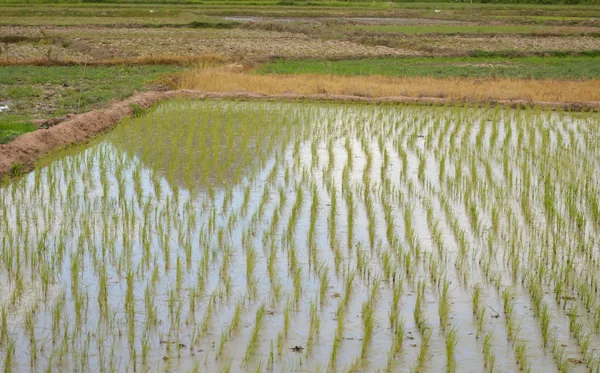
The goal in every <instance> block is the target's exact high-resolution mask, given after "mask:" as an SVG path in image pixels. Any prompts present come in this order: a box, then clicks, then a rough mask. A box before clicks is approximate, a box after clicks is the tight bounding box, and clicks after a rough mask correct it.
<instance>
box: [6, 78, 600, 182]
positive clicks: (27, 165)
mask: <svg viewBox="0 0 600 373" xmlns="http://www.w3.org/2000/svg"><path fill="white" fill-rule="evenodd" d="M176 97H182V98H194V99H208V98H211V99H253V100H272V101H275V100H279V101H281V100H284V101H295V100H314V101H343V102H364V103H418V104H426V105H439V104H446V103H452V102H454V101H455V100H451V99H445V98H436V97H402V96H399V97H382V98H368V97H359V96H347V95H327V94H322V95H298V94H283V95H262V94H257V93H249V92H231V93H214V92H203V91H193V90H177V91H165V92H157V91H152V92H145V93H139V94H136V95H134V96H132V97H130V98H129V99H127V100H125V101H122V102H117V103H114V104H112V105H111V106H110V107H108V108H106V109H100V110H93V111H90V112H88V113H85V114H80V115H76V116H72V117H70V118H68V119H67V120H66V121H64V122H62V123H59V124H56V125H54V126H52V127H50V128H47V129H39V130H37V131H34V132H30V133H27V134H24V135H22V136H19V137H17V138H16V139H15V140H13V141H11V142H9V143H8V144H4V145H0V178H1V177H10V176H15V174H18V173H21V172H25V171H29V170H31V169H32V168H33V165H34V164H35V162H36V161H37V160H38V159H40V158H42V157H44V156H46V155H48V154H49V153H50V152H52V151H54V150H58V149H61V148H64V147H67V146H69V145H74V144H78V143H82V142H85V141H87V140H89V139H90V138H92V137H94V136H97V135H98V134H101V133H103V132H105V131H108V130H109V129H111V128H113V127H114V126H115V125H116V124H117V123H119V122H120V121H121V120H123V119H124V118H125V117H126V116H127V115H129V114H131V106H132V105H139V106H140V107H143V108H148V107H150V106H152V105H153V104H155V103H158V102H160V101H162V100H165V99H172V98H176ZM490 103H491V104H499V105H501V106H504V107H516V106H519V105H521V106H525V105H538V106H540V107H543V108H546V109H551V110H556V109H570V110H598V109H600V102H583V103H561V102H528V101H523V100H497V101H490Z"/></svg>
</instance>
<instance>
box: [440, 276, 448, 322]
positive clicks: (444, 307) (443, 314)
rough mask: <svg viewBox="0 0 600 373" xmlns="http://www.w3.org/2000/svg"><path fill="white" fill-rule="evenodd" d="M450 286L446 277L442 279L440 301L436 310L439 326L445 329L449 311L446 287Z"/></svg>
mask: <svg viewBox="0 0 600 373" xmlns="http://www.w3.org/2000/svg"><path fill="white" fill-rule="evenodd" d="M449 287H450V283H449V282H448V280H447V279H445V280H444V282H443V285H442V294H441V296H440V302H439V306H438V312H439V317H440V326H441V328H442V330H444V331H445V330H446V327H447V326H448V318H449V312H450V300H449V295H448V289H449Z"/></svg>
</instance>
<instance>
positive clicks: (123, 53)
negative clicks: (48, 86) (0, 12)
mask: <svg viewBox="0 0 600 373" xmlns="http://www.w3.org/2000/svg"><path fill="white" fill-rule="evenodd" d="M0 34H2V35H12V36H21V37H39V36H43V35H45V36H46V37H51V38H53V39H54V40H60V41H61V42H59V43H57V44H51V45H48V44H41V43H17V44H8V43H4V44H2V47H3V48H1V49H0V50H2V55H0V59H1V58H6V59H10V60H17V61H18V60H26V59H37V58H47V57H48V56H50V58H53V59H58V60H60V59H72V60H81V61H94V60H106V59H112V58H128V57H149V56H153V55H162V56H198V55H202V54H211V53H214V54H222V55H227V56H240V57H243V58H246V59H252V58H268V57H276V56H282V57H319V58H328V57H329V58H333V57H336V58H340V57H345V56H354V57H367V56H370V57H374V56H407V55H414V54H416V53H414V52H410V51H407V50H402V49H394V48H388V47H383V46H368V45H360V44H356V43H352V42H349V41H338V40H322V39H320V38H318V37H313V36H308V35H304V34H295V33H290V32H277V31H263V30H243V29H234V30H218V29H173V28H158V29H143V28H103V27H99V26H96V27H54V26H49V27H16V26H14V27H13V26H4V27H0Z"/></svg>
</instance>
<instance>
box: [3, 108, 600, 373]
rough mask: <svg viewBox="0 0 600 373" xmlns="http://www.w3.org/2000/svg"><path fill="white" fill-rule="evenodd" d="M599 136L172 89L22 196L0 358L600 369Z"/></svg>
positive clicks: (147, 366)
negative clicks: (169, 96) (193, 96)
mask: <svg viewBox="0 0 600 373" xmlns="http://www.w3.org/2000/svg"><path fill="white" fill-rule="evenodd" d="M599 128H600V126H598V119H597V117H594V116H581V117H580V118H569V117H565V116H564V115H561V114H552V113H531V112H524V111H503V110H499V109H493V108H492V109H490V108H485V109H469V108H460V107H458V108H414V107H404V106H360V105H329V104H305V103H255V102H190V101H176V102H171V103H166V104H163V105H160V106H158V107H157V108H156V109H153V110H151V111H150V112H149V113H148V114H147V115H145V116H143V117H141V118H137V119H130V120H126V121H124V122H123V123H122V124H121V125H119V126H118V127H117V128H116V129H115V130H114V131H113V132H111V133H110V134H108V135H106V136H104V137H102V138H99V139H97V140H95V141H93V142H92V143H91V144H88V145H86V146H80V147H75V148H72V149H67V150H64V151H62V152H59V153H58V154H56V155H54V156H53V157H51V158H49V159H47V160H45V161H44V162H43V164H40V166H39V167H38V168H37V169H36V170H35V171H34V172H33V173H31V174H28V175H26V176H25V177H23V178H21V179H18V180H14V181H12V182H10V183H9V184H8V185H5V186H2V187H1V188H0V217H1V219H0V361H3V362H4V365H3V368H4V371H8V370H10V368H14V369H15V370H18V371H82V372H88V371H89V372H114V371H119V372H137V371H156V372H158V371H161V372H162V371H170V372H179V371H210V372H216V371H236V372H237V371H252V372H255V371H265V370H267V369H270V370H272V371H276V372H286V371H300V372H315V371H322V372H324V371H334V370H336V371H346V370H353V371H365V372H367V371H368V372H370V371H377V370H387V371H431V372H440V371H448V372H450V371H484V369H491V370H493V371H507V372H508V371H517V370H519V369H520V368H521V367H526V366H529V367H530V368H531V371H532V372H553V371H558V368H560V367H561V366H562V365H561V364H564V361H567V362H569V361H570V360H568V359H574V360H575V359H579V360H583V359H585V361H588V362H590V364H596V363H597V362H598V361H599V360H598V359H597V357H596V356H595V355H594V354H593V353H592V351H594V349H597V348H600V342H598V340H599V339H598V334H597V332H596V330H597V329H594V328H593V326H594V325H596V324H595V323H596V322H597V320H598V319H600V317H599V316H598V315H599V314H598V313H594V310H596V309H597V308H598V305H599V301H600V300H599V299H598V296H597V294H596V292H595V290H594V289H595V287H594V286H595V285H593V284H595V283H597V281H598V280H599V279H598V275H597V268H596V267H597V266H596V264H597V263H598V259H597V250H596V249H597V242H598V241H599V238H600V237H599V231H598V227H599V226H600V210H599V208H598V206H599V203H598V195H600V193H599V192H600V185H599V180H598V177H597V174H596V169H597V168H598V167H599V166H600V164H599V163H600V153H599V149H598V147H597V144H596V138H597V134H598V131H599ZM491 309H493V310H497V311H498V315H497V316H498V317H495V316H496V313H493V314H491V313H490V310H491ZM490 316H494V317H490ZM544 320H546V321H544ZM544 344H545V345H546V346H550V347H548V348H543V346H544ZM563 344H564V346H562V345H563ZM584 345H587V346H589V348H588V349H586V350H584V349H583V348H581V347H580V346H584ZM551 346H554V347H551ZM561 359H562V360H561ZM7 367H8V368H7ZM484 367H485V368H484ZM582 367H583V365H582ZM524 370H527V369H524Z"/></svg>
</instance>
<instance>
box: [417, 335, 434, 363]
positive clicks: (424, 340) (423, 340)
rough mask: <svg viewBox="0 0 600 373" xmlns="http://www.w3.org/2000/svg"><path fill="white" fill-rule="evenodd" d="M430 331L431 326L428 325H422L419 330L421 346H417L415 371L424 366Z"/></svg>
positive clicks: (427, 352)
mask: <svg viewBox="0 0 600 373" xmlns="http://www.w3.org/2000/svg"><path fill="white" fill-rule="evenodd" d="M431 333H432V332H431V328H430V327H429V326H426V327H424V328H423V331H422V332H421V346H420V348H419V355H418V356H417V364H416V371H421V370H423V369H424V367H425V362H426V359H427V355H428V354H429V344H430V341H431Z"/></svg>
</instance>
